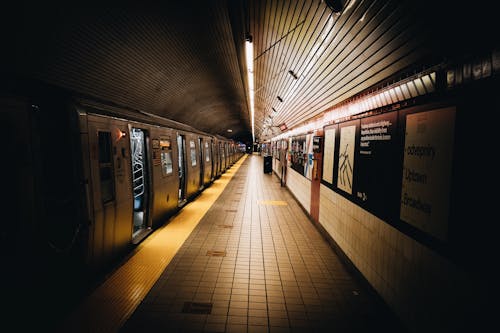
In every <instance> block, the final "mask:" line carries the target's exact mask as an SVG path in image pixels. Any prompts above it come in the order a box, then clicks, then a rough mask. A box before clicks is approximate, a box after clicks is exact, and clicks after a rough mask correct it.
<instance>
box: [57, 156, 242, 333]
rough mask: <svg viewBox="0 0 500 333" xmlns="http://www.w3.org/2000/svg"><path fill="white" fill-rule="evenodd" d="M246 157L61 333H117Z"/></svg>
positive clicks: (144, 247)
mask: <svg viewBox="0 0 500 333" xmlns="http://www.w3.org/2000/svg"><path fill="white" fill-rule="evenodd" d="M246 157H247V156H246V155H244V157H243V158H241V159H240V160H239V161H237V162H236V163H235V164H234V165H233V166H232V167H231V168H230V169H228V170H227V171H226V172H225V173H224V174H222V175H221V177H220V178H219V179H217V180H216V181H215V182H214V183H213V184H212V185H211V186H210V187H208V188H207V189H205V190H204V191H203V192H202V193H201V194H200V195H199V196H198V197H197V198H196V200H195V201H193V202H190V203H188V204H187V205H186V206H184V207H183V208H182V209H181V210H180V211H179V213H178V214H177V215H176V216H175V217H174V218H172V220H171V221H169V222H168V224H166V225H164V226H163V227H161V228H159V229H158V230H156V231H155V232H154V233H153V234H151V235H150V236H149V237H148V238H146V239H145V240H144V241H143V242H142V243H141V244H139V246H138V248H137V251H136V253H135V254H134V255H133V256H132V257H131V258H130V259H129V260H128V261H127V262H126V263H125V264H123V265H122V266H121V267H120V268H119V269H117V270H116V272H114V273H113V275H111V276H110V277H109V279H107V280H106V281H105V282H104V283H103V284H102V285H101V286H99V287H98V288H97V289H96V290H95V291H94V292H93V293H92V294H91V295H90V296H89V297H88V298H87V299H86V300H85V301H84V302H83V303H82V304H81V305H80V307H79V308H78V309H77V310H76V311H75V312H74V313H73V314H72V315H71V316H70V317H69V318H68V320H67V321H66V322H65V323H64V324H63V326H62V327H61V329H60V331H61V332H117V331H118V330H119V329H120V327H121V326H122V325H123V324H125V322H126V320H127V319H128V318H129V317H130V316H131V315H132V313H133V312H134V311H135V309H136V308H137V306H138V305H139V303H140V302H141V301H142V300H143V299H144V297H145V296H146V294H147V293H148V292H149V290H150V289H151V287H152V286H153V285H154V283H155V282H156V280H157V279H158V278H159V277H160V275H161V273H162V272H163V271H164V270H165V268H166V267H167V265H168V263H169V262H170V261H171V260H172V258H173V257H174V256H175V254H176V253H177V251H178V250H179V248H180V247H181V246H182V244H183V243H184V241H185V240H186V239H187V238H188V236H189V235H190V234H191V232H192V231H193V229H194V228H195V227H196V225H198V223H199V222H200V220H201V219H202V218H203V216H204V215H205V213H206V212H207V211H208V210H209V209H210V207H211V206H212V205H213V203H214V202H215V200H217V198H218V197H219V196H220V194H221V193H222V191H223V190H224V188H225V187H226V185H227V184H228V183H229V181H230V180H231V178H232V177H233V175H234V174H235V173H236V171H238V169H239V167H240V166H241V164H242V163H243V162H244V161H245V159H246Z"/></svg>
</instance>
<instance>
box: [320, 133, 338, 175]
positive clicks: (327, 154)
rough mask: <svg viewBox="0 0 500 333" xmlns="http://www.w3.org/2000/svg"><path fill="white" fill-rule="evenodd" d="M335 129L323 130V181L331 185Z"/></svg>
mask: <svg viewBox="0 0 500 333" xmlns="http://www.w3.org/2000/svg"><path fill="white" fill-rule="evenodd" d="M336 129H337V128H336V126H335V127H327V128H325V142H324V150H323V180H324V181H326V182H328V183H330V184H333V158H334V156H335V132H336Z"/></svg>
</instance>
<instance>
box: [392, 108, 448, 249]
mask: <svg viewBox="0 0 500 333" xmlns="http://www.w3.org/2000/svg"><path fill="white" fill-rule="evenodd" d="M455 113H456V110H455V108H454V107H447V108H440V109H434V110H430V111H425V112H418V113H410V114H406V115H405V116H404V117H405V132H404V133H405V137H404V147H403V175H402V185H401V207H400V208H401V209H400V218H401V220H402V221H404V222H406V223H408V224H410V225H412V226H414V227H416V228H418V229H419V230H422V231H424V232H425V233H428V234H430V235H432V236H434V237H436V238H438V239H441V240H446V239H447V234H448V219H449V206H450V188H451V168H452V160H453V147H454V136H455Z"/></svg>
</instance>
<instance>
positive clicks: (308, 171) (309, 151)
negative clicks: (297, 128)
mask: <svg viewBox="0 0 500 333" xmlns="http://www.w3.org/2000/svg"><path fill="white" fill-rule="evenodd" d="M304 153H305V165H304V176H305V177H306V178H307V179H312V169H313V135H312V134H307V135H306V147H305V149H304Z"/></svg>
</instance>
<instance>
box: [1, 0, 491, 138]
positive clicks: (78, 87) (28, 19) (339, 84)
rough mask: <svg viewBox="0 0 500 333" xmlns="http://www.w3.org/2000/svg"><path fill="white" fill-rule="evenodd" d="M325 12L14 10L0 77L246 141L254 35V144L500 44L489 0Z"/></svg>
mask: <svg viewBox="0 0 500 333" xmlns="http://www.w3.org/2000/svg"><path fill="white" fill-rule="evenodd" d="M327 2H328V3H330V2H331V1H327ZM327 2H325V1H324V0H304V1H291V0H274V1H273V0H255V1H252V0H218V1H216V0H207V1H194V2H193V1H163V2H137V3H133V2H122V3H120V6H117V5H114V6H111V5H105V4H101V5H99V6H98V7H97V6H95V5H94V6H92V7H90V6H89V5H88V4H85V5H78V3H71V2H65V3H61V4H57V5H47V3H45V2H33V3H30V2H22V1H21V2H19V3H17V4H16V5H15V6H14V7H12V8H10V9H9V10H3V11H2V14H1V18H2V22H1V23H0V24H1V26H0V28H1V30H2V31H1V36H2V44H3V47H2V54H1V57H2V58H1V59H2V63H1V65H0V66H1V67H0V68H1V71H2V76H3V78H4V80H5V78H6V77H9V78H10V77H16V78H22V79H26V80H36V81H40V82H44V83H48V84H50V85H54V86H57V87H61V88H64V89H67V90H69V91H71V92H74V93H75V94H79V95H83V96H87V97H92V98H95V99H97V100H100V101H104V102H107V103H112V104H114V105H118V106H124V107H127V108H129V109H132V110H138V111H144V112H149V113H153V114H157V115H160V116H163V117H166V118H169V119H173V120H176V121H179V122H182V123H186V124H189V125H191V126H193V127H195V128H198V129H200V130H202V131H206V132H209V133H213V134H218V135H222V136H225V137H228V138H233V139H235V140H240V141H243V142H248V141H250V140H251V115H250V109H249V93H248V81H247V75H246V74H247V72H246V70H247V67H246V63H245V52H244V51H245V50H244V42H245V39H248V37H249V36H251V39H252V42H253V45H254V75H255V85H254V90H255V137H256V138H257V139H264V138H266V137H269V136H273V135H276V134H278V133H280V130H279V126H280V125H282V124H286V126H287V127H288V128H292V127H293V126H296V125H298V124H300V123H301V122H303V121H305V120H307V119H309V118H311V117H313V116H315V115H319V114H320V113H321V112H323V111H325V110H327V109H329V108H331V107H333V106H335V105H337V104H339V103H341V102H342V101H345V100H346V99H348V98H351V97H352V96H355V95H356V94H360V93H362V92H363V91H366V90H367V89H370V88H371V87H374V86H376V85H383V84H385V83H388V82H391V81H394V80H397V79H398V78H401V77H404V76H405V75H408V74H409V73H416V72H418V71H420V70H422V69H424V68H427V67H430V66H434V65H436V64H440V63H442V62H443V61H453V59H456V58H458V57H466V56H467V55H469V54H473V53H475V52H479V49H481V48H491V47H492V46H495V44H496V43H497V40H498V37H497V36H495V35H496V33H495V31H496V28H494V22H495V21H494V20H493V17H492V16H493V15H492V13H494V12H495V11H494V10H492V9H491V8H488V7H487V6H492V5H490V4H488V3H487V2H485V3H484V4H482V3H481V1H479V2H477V3H476V4H474V6H473V5H472V4H468V5H467V6H463V5H460V6H462V7H459V4H458V3H456V2H455V3H454V2H451V1H449V2H448V1H445V2H440V5H436V4H435V3H431V2H422V1H409V0H408V1H401V0H370V1H368V0H350V1H349V0H346V1H340V5H341V7H340V8H341V10H340V11H338V12H337V10H332V7H331V6H329V5H328V4H327ZM448 3H449V4H450V5H446V4H448ZM496 45H497V44H496Z"/></svg>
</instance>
